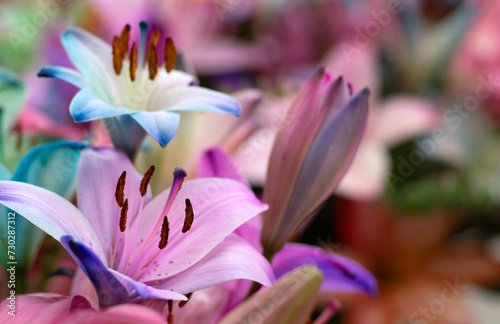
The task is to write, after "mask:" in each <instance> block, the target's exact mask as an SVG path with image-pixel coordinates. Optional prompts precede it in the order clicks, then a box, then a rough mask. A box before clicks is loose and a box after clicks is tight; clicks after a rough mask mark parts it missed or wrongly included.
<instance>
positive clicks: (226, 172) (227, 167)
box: [197, 146, 247, 184]
mask: <svg viewBox="0 0 500 324" xmlns="http://www.w3.org/2000/svg"><path fill="white" fill-rule="evenodd" d="M197 176H198V177H199V178H208V177H217V178H228V179H233V180H236V181H239V182H241V183H244V184H246V183H247V182H246V181H245V178H244V177H243V175H242V174H241V173H240V172H239V170H238V165H237V164H236V163H235V162H234V161H233V159H232V158H231V156H229V154H228V153H227V152H226V151H225V150H224V149H223V148H221V147H219V146H215V147H212V148H210V149H207V150H205V151H204V152H202V153H201V157H200V161H199V163H198V169H197Z"/></svg>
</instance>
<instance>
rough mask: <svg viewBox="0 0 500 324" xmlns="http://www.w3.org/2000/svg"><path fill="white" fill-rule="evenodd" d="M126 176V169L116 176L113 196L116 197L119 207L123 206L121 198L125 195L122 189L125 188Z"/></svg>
mask: <svg viewBox="0 0 500 324" xmlns="http://www.w3.org/2000/svg"><path fill="white" fill-rule="evenodd" d="M126 177H127V171H123V172H122V174H121V176H120V177H119V178H118V181H117V182H116V191H115V198H116V203H117V204H118V206H120V207H123V199H124V197H125V194H124V190H125V178H126Z"/></svg>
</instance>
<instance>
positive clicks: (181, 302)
mask: <svg viewBox="0 0 500 324" xmlns="http://www.w3.org/2000/svg"><path fill="white" fill-rule="evenodd" d="M192 294H193V293H192V292H190V293H189V294H186V295H185V296H186V297H187V300H181V301H180V302H179V308H182V307H184V306H186V304H187V302H188V301H189V298H191V295H192Z"/></svg>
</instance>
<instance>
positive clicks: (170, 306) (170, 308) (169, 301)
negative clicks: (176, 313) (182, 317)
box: [167, 299, 174, 314]
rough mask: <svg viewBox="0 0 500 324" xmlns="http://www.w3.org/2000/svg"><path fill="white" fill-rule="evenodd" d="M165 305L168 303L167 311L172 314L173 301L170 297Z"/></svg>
mask: <svg viewBox="0 0 500 324" xmlns="http://www.w3.org/2000/svg"><path fill="white" fill-rule="evenodd" d="M167 305H168V312H169V313H170V314H172V311H173V309H174V302H173V301H172V300H171V299H170V300H167Z"/></svg>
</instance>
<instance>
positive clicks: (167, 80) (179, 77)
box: [153, 70, 198, 95]
mask: <svg viewBox="0 0 500 324" xmlns="http://www.w3.org/2000/svg"><path fill="white" fill-rule="evenodd" d="M197 82H198V80H197V79H196V78H195V77H194V76H192V75H191V74H189V73H186V72H184V71H179V70H172V71H170V73H159V74H158V77H157V78H156V87H155V90H154V91H155V92H154V93H153V95H158V94H161V93H163V92H165V91H167V90H168V89H172V88H173V87H179V86H189V85H191V84H194V83H197Z"/></svg>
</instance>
